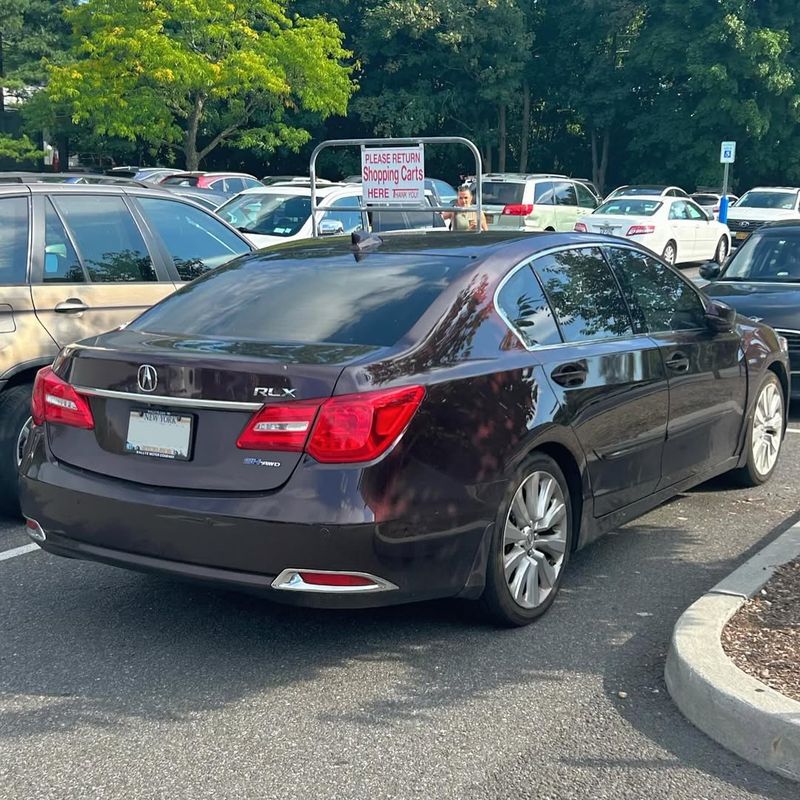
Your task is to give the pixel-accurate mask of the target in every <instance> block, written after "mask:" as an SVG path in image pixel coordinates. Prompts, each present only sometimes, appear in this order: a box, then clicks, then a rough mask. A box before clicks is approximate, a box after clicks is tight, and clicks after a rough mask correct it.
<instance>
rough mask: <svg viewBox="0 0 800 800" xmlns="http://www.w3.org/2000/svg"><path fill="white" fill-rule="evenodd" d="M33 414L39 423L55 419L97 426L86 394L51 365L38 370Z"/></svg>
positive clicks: (90, 426)
mask: <svg viewBox="0 0 800 800" xmlns="http://www.w3.org/2000/svg"><path fill="white" fill-rule="evenodd" d="M31 416H32V417H33V421H34V423H35V424H36V425H41V424H43V423H44V422H52V423H55V424H58V425H69V426H71V427H73V428H86V429H88V430H91V429H92V428H94V417H93V416H92V409H91V408H89V403H88V401H87V400H86V398H85V397H83V396H82V395H80V394H78V392H76V391H75V389H73V388H72V386H70V385H69V384H68V383H67V382H66V381H64V380H62V379H61V378H59V377H58V375H56V374H55V372H53V370H52V368H51V367H45V368H44V369H40V370H39V372H38V373H36V380H35V381H34V384H33V394H32V396H31Z"/></svg>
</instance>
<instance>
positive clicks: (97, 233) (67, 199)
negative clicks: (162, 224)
mask: <svg viewBox="0 0 800 800" xmlns="http://www.w3.org/2000/svg"><path fill="white" fill-rule="evenodd" d="M53 204H54V205H55V207H56V209H58V212H59V215H60V216H61V219H62V220H64V223H65V224H66V226H67V228H68V229H69V232H70V233H71V234H72V241H74V242H75V246H76V247H77V250H78V255H79V256H80V258H81V259H82V260H83V264H84V266H85V267H86V270H87V272H88V273H89V280H91V281H94V282H96V283H126V282H143V281H156V280H158V278H157V277H156V271H155V269H154V268H153V262H152V261H151V260H150V254H149V253H148V251H147V246H146V245H145V243H144V239H143V238H142V234H141V233H140V231H139V229H138V228H137V227H136V223H135V222H134V221H133V217H132V216H131V213H130V211H128V207H127V206H126V205H125V202H124V201H123V199H122V198H121V197H119V196H114V195H56V196H54V197H53Z"/></svg>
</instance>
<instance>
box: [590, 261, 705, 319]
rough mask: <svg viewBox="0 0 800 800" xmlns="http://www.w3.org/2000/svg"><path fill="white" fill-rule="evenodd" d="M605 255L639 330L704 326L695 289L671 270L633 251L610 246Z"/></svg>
mask: <svg viewBox="0 0 800 800" xmlns="http://www.w3.org/2000/svg"><path fill="white" fill-rule="evenodd" d="M606 254H607V256H608V259H609V261H610V262H611V264H612V266H613V267H614V271H615V272H616V274H617V277H618V278H619V282H620V284H621V285H622V290H623V292H624V293H625V297H626V299H627V300H628V303H629V305H630V307H631V309H632V311H633V314H634V316H635V317H636V320H637V324H638V327H639V328H640V329H641V330H643V331H647V332H649V333H658V332H659V331H680V330H693V329H695V328H703V327H705V308H704V307H703V304H702V302H701V300H700V298H699V296H698V294H697V292H696V291H695V290H694V289H693V288H692V287H691V286H690V285H689V284H688V283H687V282H686V281H684V280H683V278H681V277H680V276H679V275H677V274H676V273H674V272H673V271H672V270H671V269H669V268H668V267H665V266H664V265H663V264H661V263H660V262H658V261H656V260H655V259H654V258H650V257H649V256H646V255H644V254H643V253H640V252H638V251H636V250H627V249H623V248H615V247H610V248H608V249H607V250H606Z"/></svg>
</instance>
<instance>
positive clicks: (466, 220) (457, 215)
mask: <svg viewBox="0 0 800 800" xmlns="http://www.w3.org/2000/svg"><path fill="white" fill-rule="evenodd" d="M473 204H474V201H473V199H472V189H470V188H469V186H466V185H463V186H459V187H458V194H457V196H456V207H458V208H467V207H469V206H471V205H473ZM442 217H444V219H445V220H450V230H451V231H474V230H475V228H477V226H478V212H477V211H445V212H443V213H442ZM488 229H489V226H488V225H487V224H486V214H484V213H483V212H481V230H482V231H486V230H488Z"/></svg>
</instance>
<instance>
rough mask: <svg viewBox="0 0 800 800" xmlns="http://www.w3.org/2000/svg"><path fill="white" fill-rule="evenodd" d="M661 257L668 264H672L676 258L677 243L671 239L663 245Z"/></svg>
mask: <svg viewBox="0 0 800 800" xmlns="http://www.w3.org/2000/svg"><path fill="white" fill-rule="evenodd" d="M661 258H663V259H664V261H666V262H667V264H669V265H670V266H674V265H675V263H676V262H677V260H678V245H676V244H675V242H673V241H672V240H670V241H669V242H667V243H666V244H665V245H664V252H663V253H661Z"/></svg>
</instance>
